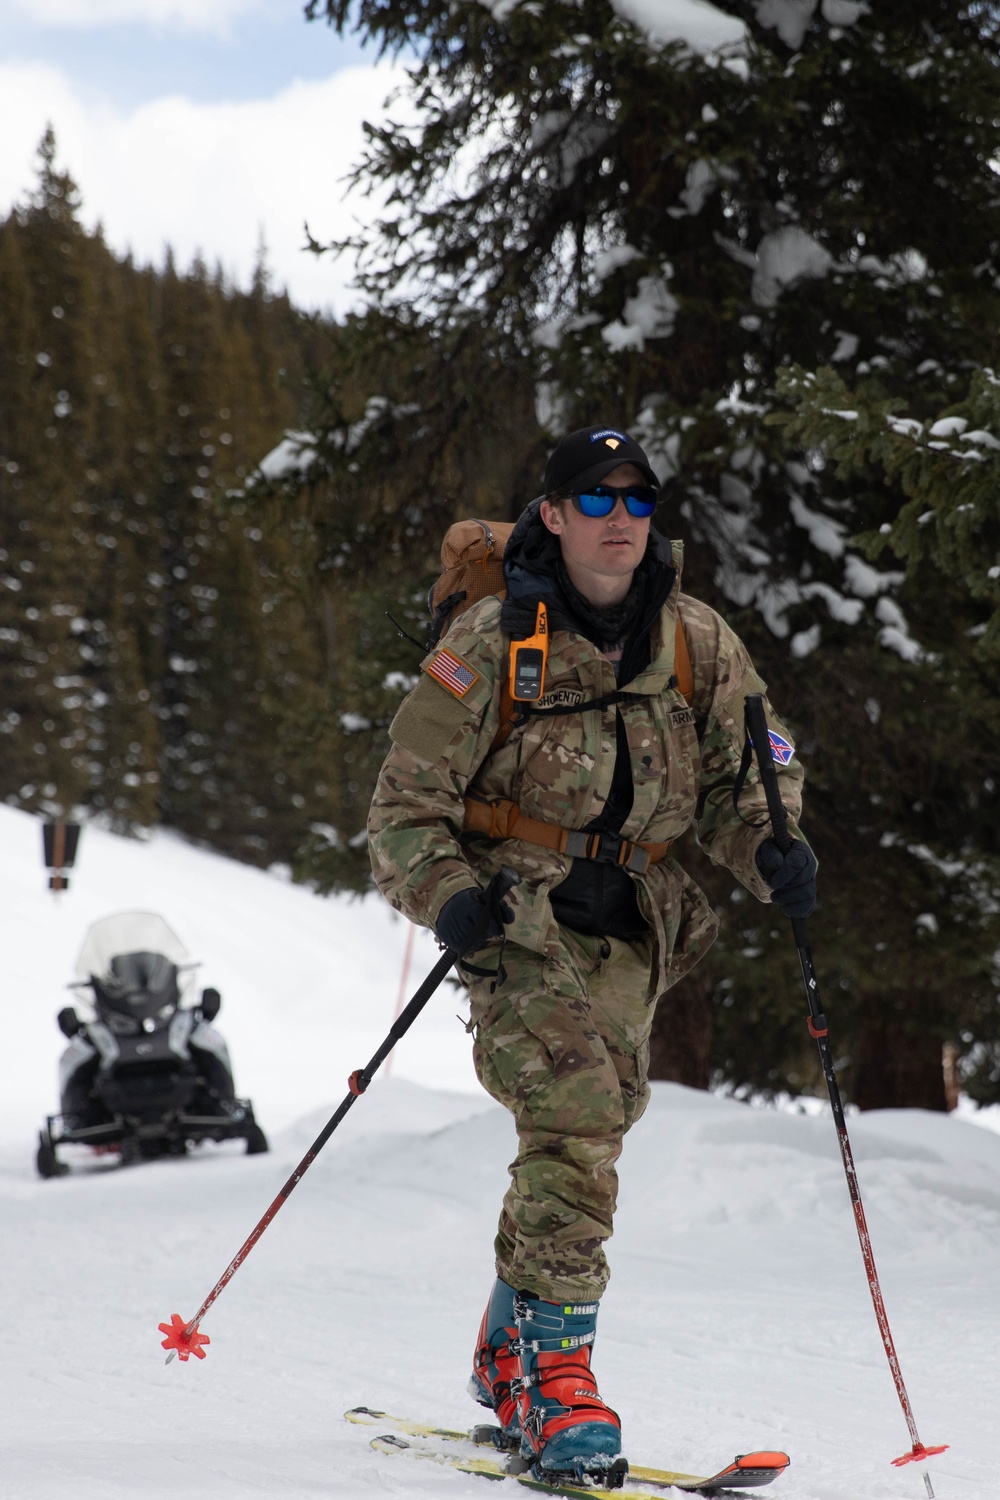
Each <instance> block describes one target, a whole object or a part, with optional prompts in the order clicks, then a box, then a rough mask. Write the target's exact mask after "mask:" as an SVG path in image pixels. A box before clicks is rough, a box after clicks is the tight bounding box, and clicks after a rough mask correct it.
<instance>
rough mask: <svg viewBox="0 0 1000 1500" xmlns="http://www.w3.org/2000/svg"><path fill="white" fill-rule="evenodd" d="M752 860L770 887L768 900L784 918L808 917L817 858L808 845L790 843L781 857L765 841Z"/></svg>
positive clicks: (813, 900) (798, 841) (812, 903)
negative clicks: (779, 910)
mask: <svg viewBox="0 0 1000 1500" xmlns="http://www.w3.org/2000/svg"><path fill="white" fill-rule="evenodd" d="M754 859H755V860H756V863H757V868H758V870H759V871H760V873H761V874H762V875H763V877H764V879H765V880H766V881H767V883H768V885H769V886H770V887H771V893H772V894H771V900H772V901H773V902H774V903H775V905H776V906H780V907H781V909H782V911H783V912H784V913H785V916H786V917H808V915H809V913H810V912H811V911H812V909H813V907H814V906H815V905H816V856H815V855H814V854H813V852H812V850H811V849H810V847H809V845H808V844H804V843H803V842H802V840H801V839H793V840H792V845H791V848H790V849H789V851H788V853H787V854H782V852H781V850H780V849H779V848H778V846H777V844H776V843H775V842H774V840H773V839H765V840H764V842H763V843H762V844H761V846H760V848H759V849H758V850H757V853H756V854H755V855H754Z"/></svg>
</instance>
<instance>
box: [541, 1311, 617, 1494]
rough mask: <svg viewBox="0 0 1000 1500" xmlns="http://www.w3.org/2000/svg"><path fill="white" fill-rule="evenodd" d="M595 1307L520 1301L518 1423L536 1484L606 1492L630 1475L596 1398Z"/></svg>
mask: <svg viewBox="0 0 1000 1500" xmlns="http://www.w3.org/2000/svg"><path fill="white" fill-rule="evenodd" d="M597 1308H598V1304H597V1303H596V1302H579V1303H572V1302H544V1301H542V1299H541V1298H540V1297H531V1296H528V1295H527V1294H525V1293H520V1294H519V1295H518V1298H517V1301H516V1303H515V1311H516V1313H517V1317H518V1333H519V1339H518V1350H519V1353H520V1361H521V1379H520V1381H519V1382H518V1383H517V1384H516V1385H515V1387H514V1389H515V1391H516V1393H517V1404H518V1411H519V1414H520V1418H521V1455H522V1457H523V1458H525V1459H527V1460H529V1461H530V1467H531V1470H532V1473H533V1474H534V1475H535V1477H536V1478H539V1479H547V1480H549V1481H553V1480H554V1479H555V1477H556V1476H557V1475H558V1476H565V1478H566V1480H567V1481H569V1480H573V1481H575V1482H576V1483H582V1482H585V1481H587V1480H591V1481H594V1480H596V1481H597V1482H599V1483H600V1484H602V1485H605V1486H607V1487H608V1488H612V1487H615V1486H616V1485H620V1484H621V1483H622V1479H623V1477H624V1475H625V1473H627V1471H628V1465H627V1464H626V1463H625V1460H624V1459H622V1458H620V1457H619V1456H618V1455H619V1454H620V1453H621V1446H622V1444H621V1422H620V1421H619V1418H618V1415H617V1413H616V1412H613V1411H612V1410H611V1408H610V1407H609V1406H607V1405H606V1404H605V1403H604V1402H603V1401H602V1400H601V1397H600V1396H599V1394H598V1391H597V1382H596V1381H595V1379H594V1375H593V1371H592V1370H591V1368H590V1350H591V1345H592V1344H593V1342H594V1335H595V1331H596V1327H597Z"/></svg>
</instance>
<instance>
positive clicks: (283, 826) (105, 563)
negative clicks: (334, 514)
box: [0, 132, 324, 863]
mask: <svg viewBox="0 0 1000 1500" xmlns="http://www.w3.org/2000/svg"><path fill="white" fill-rule="evenodd" d="M77 210H78V194H77V192H76V189H75V187H74V186H73V183H72V181H71V179H70V178H69V177H68V176H67V175H65V174H63V173H61V172H59V171H58V170H57V169H56V165H55V141H54V139H53V137H52V134H51V132H48V133H47V134H46V137H45V139H44V140H43V143H42V148H41V169H40V174H39V182H38V187H37V189H36V191H35V192H34V194H33V195H32V197H31V199H30V200H29V201H28V202H27V203H26V204H25V205H24V207H23V208H20V209H18V210H17V211H16V212H15V213H14V214H13V215H11V216H10V217H9V218H8V219H7V220H6V221H5V222H4V223H3V224H2V225H0V403H2V410H3V413H4V418H5V421H4V428H3V439H2V441H3V447H2V452H0V551H2V552H3V557H2V558H0V563H2V564H3V567H2V569H0V577H2V580H3V581H2V585H0V685H2V688H3V699H4V703H3V716H2V720H0V727H2V732H3V734H4V750H5V754H4V757H3V760H2V763H0V795H3V796H4V797H6V798H7V799H8V800H10V801H13V802H15V803H17V804H19V805H22V806H26V807H31V808H38V809H40V810H44V811H47V812H52V811H64V812H65V811H68V810H70V809H75V808H89V809H90V810H92V811H94V812H98V813H101V814H102V815H104V816H105V817H106V818H107V819H109V820H110V821H111V822H112V823H113V824H114V825H115V826H118V827H121V828H128V827H131V826H134V825H142V824H147V825H148V824H149V823H151V822H155V821H156V820H158V819H162V820H164V821H167V822H169V823H171V824H172V825H173V826H174V827H177V828H179V829H180V830H182V831H183V832H185V833H188V834H190V835H192V836H194V837H198V838H203V839H206V840H207V841H210V842H213V843H215V844H216V845H218V846H219V847H221V848H225V849H227V850H229V851H231V852H235V853H239V854H240V855H242V856H243V857H246V858H250V859H253V860H255V861H258V862H261V863H269V862H270V861H272V860H275V859H280V860H285V861H290V860H291V858H292V857H293V855H294V852H295V850H296V848H297V847H298V845H299V844H300V843H301V842H302V839H303V837H304V836H305V834H306V832H307V829H308V824H309V822H310V820H311V819H312V820H315V819H316V817H317V816H322V814H323V812H324V808H323V806H322V805H320V806H319V808H318V810H317V809H313V810H311V811H307V809H306V796H305V794H304V792H303V789H302V786H301V785H300V784H299V783H300V781H304V784H305V785H306V786H307V787H308V789H309V790H310V792H311V791H312V789H313V787H314V784H315V782H316V781H317V780H318V776H317V774H316V771H315V767H314V766H313V765H311V764H310V763H308V757H303V756H302V754H301V753H300V752H299V751H298V749H297V748H296V747H294V746H292V747H291V749H290V748H289V741H290V738H291V735H290V732H289V731H288V723H289V721H290V719H291V718H292V717H293V716H294V715H296V714H297V713H298V709H299V704H298V699H299V696H300V692H301V686H302V683H303V681H305V680H309V679H310V678H311V677H312V676H313V675H314V663H313V659H312V656H311V642H310V640H309V638H308V632H307V631H306V629H305V627H304V624H303V621H302V616H301V611H300V609H299V608H298V606H297V605H295V604H294V602H292V603H291V604H290V605H289V607H288V608H287V609H286V608H281V609H277V610H276V609H275V589H274V572H275V570H274V568H273V567H272V565H271V563H270V562H269V561H268V559H267V557H266V556H265V553H264V551H263V550H262V549H261V545H260V542H261V538H260V533H259V531H258V530H257V528H256V527H254V526H252V525H248V519H247V517H246V516H245V514H244V511H245V507H244V506H243V504H242V502H240V501H238V500H234V499H233V498H232V492H233V491H234V490H235V489H237V488H238V486H239V485H240V483H241V481H242V480H243V479H244V478H245V476H246V475H247V473H248V472H249V470H250V469H251V468H252V467H253V465H254V463H255V462H256V460H257V459H258V458H259V456H260V454H261V453H262V452H265V451H266V450H267V449H268V448H269V447H270V446H271V445H272V444H273V443H274V441H275V439H276V438H277V436H278V435H279V434H280V432H281V430H282V429H283V428H284V427H285V426H286V425H288V424H289V423H291V422H294V421H295V419H296V417H297V415H298V412H297V409H296V398H295V397H294V396H293V395H292V391H293V390H294V389H295V388H297V387H298V386H299V385H301V379H302V377H301V366H302V360H303V356H304V352H305V350H306V349H307V347H308V346H309V345H310V342H311V341H315V339H316V338H317V333H316V326H315V320H312V319H308V318H304V317H302V316H301V315H299V314H298V313H296V311H295V310H294V309H293V308H292V307H291V305H290V304H289V302H288V300H287V298H284V297H276V296H272V295H271V293H270V292H269V290H268V289H267V286H266V284H265V281H264V279H263V278H262V277H258V279H257V280H256V282H255V285H254V288H253V289H252V290H251V292H250V293H248V294H241V293H237V292H235V291H233V290H231V289H227V288H226V287H225V286H224V285H223V284H222V283H221V282H220V280H219V278H218V277H215V278H214V279H213V278H212V277H211V276H210V275H209V274H208V273H207V272H206V271H205V269H204V268H203V267H200V266H196V267H194V268H193V270H192V271H191V273H189V274H187V275H180V274H178V272H177V271H176V269H175V268H174V267H173V265H172V263H170V262H169V260H168V264H167V266H166V267H165V268H164V269H163V271H162V272H158V271H154V270H151V269H148V268H147V269H144V270H140V269H137V268H136V267H135V266H133V265H132V264H131V262H130V261H128V260H126V261H119V260H117V259H116V258H115V257H114V256H112V255H111V253H110V252H109V251H108V249H107V247H106V246H105V245H104V243H103V240H102V238H101V235H100V233H99V232H98V233H96V234H93V235H91V234H88V233H86V232H85V231H84V230H83V229H82V227H81V226H80V223H79V220H78V215H77ZM282 545H283V543H282V542H281V539H280V538H279V539H278V540H277V541H276V543H275V546H276V548H277V550H278V551H279V552H280V550H281V547H282ZM286 762H287V763H288V765H287V766H286Z"/></svg>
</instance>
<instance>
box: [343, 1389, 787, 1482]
mask: <svg viewBox="0 0 1000 1500" xmlns="http://www.w3.org/2000/svg"><path fill="white" fill-rule="evenodd" d="M344 1416H345V1418H346V1419H347V1421H348V1422H356V1423H359V1424H361V1425H363V1426H367V1427H383V1428H386V1429H388V1430H387V1431H385V1432H383V1433H381V1434H380V1435H379V1436H378V1437H375V1438H373V1439H372V1440H371V1444H370V1446H371V1447H372V1448H374V1449H375V1451H376V1452H378V1453H386V1454H395V1453H409V1454H410V1455H411V1457H413V1458H424V1459H430V1460H432V1461H433V1462H435V1463H439V1464H445V1465H447V1466H448V1467H449V1468H453V1469H459V1470H461V1472H462V1473H466V1474H479V1475H481V1476H483V1477H484V1478H487V1479H508V1478H512V1479H516V1480H517V1481H518V1483H519V1484H523V1485H526V1486H527V1487H528V1488H529V1489H535V1490H541V1491H543V1492H547V1493H549V1494H551V1495H565V1496H568V1497H572V1500H576V1497H578V1496H582V1497H585V1500H600V1497H601V1496H608V1497H611V1496H618V1497H619V1500H624V1497H626V1496H627V1497H629V1500H663V1497H662V1491H663V1490H666V1489H678V1490H686V1491H689V1492H691V1493H700V1494H719V1493H723V1492H726V1491H732V1490H739V1489H756V1488H759V1487H761V1486H762V1485H765V1484H770V1483H771V1481H772V1480H773V1479H776V1478H777V1477H778V1475H779V1474H781V1473H783V1472H784V1470H785V1469H787V1467H788V1464H789V1458H788V1455H787V1454H786V1453H778V1452H773V1451H770V1450H769V1451H766V1452H756V1453H744V1454H741V1455H739V1456H738V1457H737V1458H735V1459H734V1460H733V1462H732V1463H731V1464H727V1465H726V1467H725V1468H723V1469H720V1470H719V1471H718V1472H717V1473H715V1474H708V1475H698V1474H684V1473H679V1472H675V1471H672V1470H668V1469H651V1468H646V1467H641V1466H638V1465H629V1466H628V1469H627V1472H626V1471H625V1469H624V1467H623V1468H622V1469H620V1470H619V1472H618V1474H616V1476H615V1479H614V1480H613V1481H612V1485H613V1487H612V1488H605V1489H602V1488H600V1487H595V1486H594V1485H590V1484H588V1485H581V1484H576V1483H574V1482H572V1481H571V1482H569V1483H562V1482H556V1483H554V1484H553V1483H549V1482H548V1481H547V1480H541V1479H536V1478H535V1477H534V1475H533V1474H531V1473H530V1472H525V1473H517V1472H515V1471H514V1469H513V1468H510V1467H508V1463H509V1461H510V1460H509V1459H508V1460H504V1459H503V1458H502V1457H500V1455H499V1454H498V1455H497V1456H496V1457H494V1458H484V1457H481V1456H479V1455H471V1454H470V1455H467V1454H461V1453H449V1452H447V1451H446V1450H445V1451H441V1450H439V1449H437V1448H435V1447H433V1446H430V1445H431V1444H433V1443H434V1442H435V1441H437V1442H439V1443H471V1444H473V1445H475V1446H476V1447H491V1448H494V1449H501V1450H502V1449H503V1448H504V1447H505V1446H506V1445H505V1444H504V1443H503V1442H502V1440H501V1438H500V1429H499V1428H498V1427H493V1426H487V1425H481V1426H477V1427H473V1428H472V1429H471V1431H465V1432H460V1431H458V1430H457V1429H455V1428H450V1427H433V1426H429V1425H427V1424H425V1423H423V1422H414V1421H413V1420H411V1419H410V1418H408V1417H395V1416H392V1415H390V1414H389V1413H388V1412H382V1411H373V1410H371V1409H370V1408H368V1407H367V1406H356V1407H353V1408H352V1409H351V1410H350V1411H346V1412H345V1413H344ZM403 1433H405V1434H406V1437H405V1438H404V1437H402V1436H400V1434H403ZM406 1438H416V1439H418V1440H422V1441H418V1442H416V1443H414V1442H407V1441H406ZM636 1485H652V1486H653V1490H654V1491H656V1492H660V1493H655V1494H654V1493H653V1491H647V1490H644V1489H638V1488H636Z"/></svg>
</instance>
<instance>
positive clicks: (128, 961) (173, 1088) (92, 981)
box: [36, 911, 268, 1177]
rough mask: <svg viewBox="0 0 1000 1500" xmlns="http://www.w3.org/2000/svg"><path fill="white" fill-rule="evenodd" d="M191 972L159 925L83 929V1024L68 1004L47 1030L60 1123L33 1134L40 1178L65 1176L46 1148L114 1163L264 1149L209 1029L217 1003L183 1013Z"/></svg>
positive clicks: (115, 920) (214, 998) (52, 1119)
mask: <svg viewBox="0 0 1000 1500" xmlns="http://www.w3.org/2000/svg"><path fill="white" fill-rule="evenodd" d="M195 968H197V964H194V963H191V962H190V960H189V957H188V954H187V951H186V950H185V948H184V946H183V944H182V943H181V942H180V940H179V939H178V938H177V936H176V935H175V934H174V933H173V932H172V931H171V929H170V928H169V927H168V926H167V924H166V922H165V921H164V920H163V918H162V917H160V916H157V915H155V914H154V913H153V912H141V911H127V912H118V913H116V914H115V915H114V916H110V917H103V918H102V919H101V920H100V921H99V922H95V923H94V924H93V926H92V927H91V928H90V930H89V931H88V933H87V935H86V937H85V939H84V943H83V947H82V948H81V950H80V957H79V959H78V960H77V969H76V973H77V977H76V979H74V980H73V981H72V982H71V983H70V985H69V986H68V988H70V989H73V990H78V991H80V992H81V994H83V993H85V992H88V991H89V999H90V1002H91V1004H92V1008H93V1012H94V1014H93V1017H92V1019H90V1020H82V1019H81V1018H80V1016H79V1015H78V1014H77V1012H76V1010H75V1008H74V1007H73V1006H71V1005H67V1006H66V1007H65V1008H64V1009H63V1010H61V1011H60V1012H59V1015H58V1017H57V1022H58V1025H59V1029H60V1031H61V1032H62V1033H63V1035H64V1036H65V1037H66V1038H67V1040H68V1042H69V1046H68V1047H67V1048H66V1050H65V1052H64V1053H63V1055H62V1057H61V1059H60V1062H59V1095H60V1101H59V1102H60V1113H59V1114H58V1115H50V1116H49V1118H48V1119H47V1121H46V1124H45V1128H44V1130H42V1131H41V1132H40V1133H39V1139H38V1155H37V1157H36V1165H37V1168H38V1172H39V1175H40V1176H42V1177H59V1176H62V1175H63V1174H65V1173H66V1172H68V1171H69V1166H68V1165H67V1164H66V1163H65V1162H63V1161H60V1160H59V1157H58V1155H57V1153H56V1148H57V1147H59V1146H63V1145H67V1144H73V1145H83V1146H89V1147H91V1148H92V1150H93V1151H94V1152H95V1153H97V1154H105V1153H107V1154H117V1155H118V1156H119V1157H120V1159H121V1163H122V1165H128V1164H130V1163H133V1162H139V1161H150V1160H153V1159H155V1158H156V1157H162V1156H184V1155H185V1154H186V1152H187V1149H188V1146H189V1145H194V1144H197V1143H198V1142H200V1141H225V1140H233V1139H243V1140H245V1141H246V1150H247V1153H248V1154H250V1155H256V1154H257V1153H258V1152H261V1151H266V1150H267V1149H268V1145H267V1138H266V1136H265V1135H264V1132H263V1131H262V1130H261V1128H260V1126H259V1125H258V1124H257V1122H256V1120H255V1119H254V1113H253V1106H252V1104H251V1103H250V1100H249V1099H238V1098H237V1097H236V1094H235V1090H234V1087H233V1075H232V1069H231V1067H230V1063H229V1052H228V1049H227V1047H226V1044H225V1042H224V1041H223V1039H222V1037H221V1036H220V1034H219V1032H218V1031H216V1030H215V1028H214V1026H213V1025H212V1022H213V1021H214V1020H215V1018H216V1016H217V1015H218V1013H219V1006H220V1004H221V997H220V995H219V992H218V990H216V989H203V990H202V992H201V998H200V1000H199V1001H198V1002H197V1003H196V1004H194V1005H184V1004H182V1000H183V999H184V998H185V995H184V991H185V988H186V986H187V984H188V983H189V981H190V978H191V971H192V970H193V969H195Z"/></svg>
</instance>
